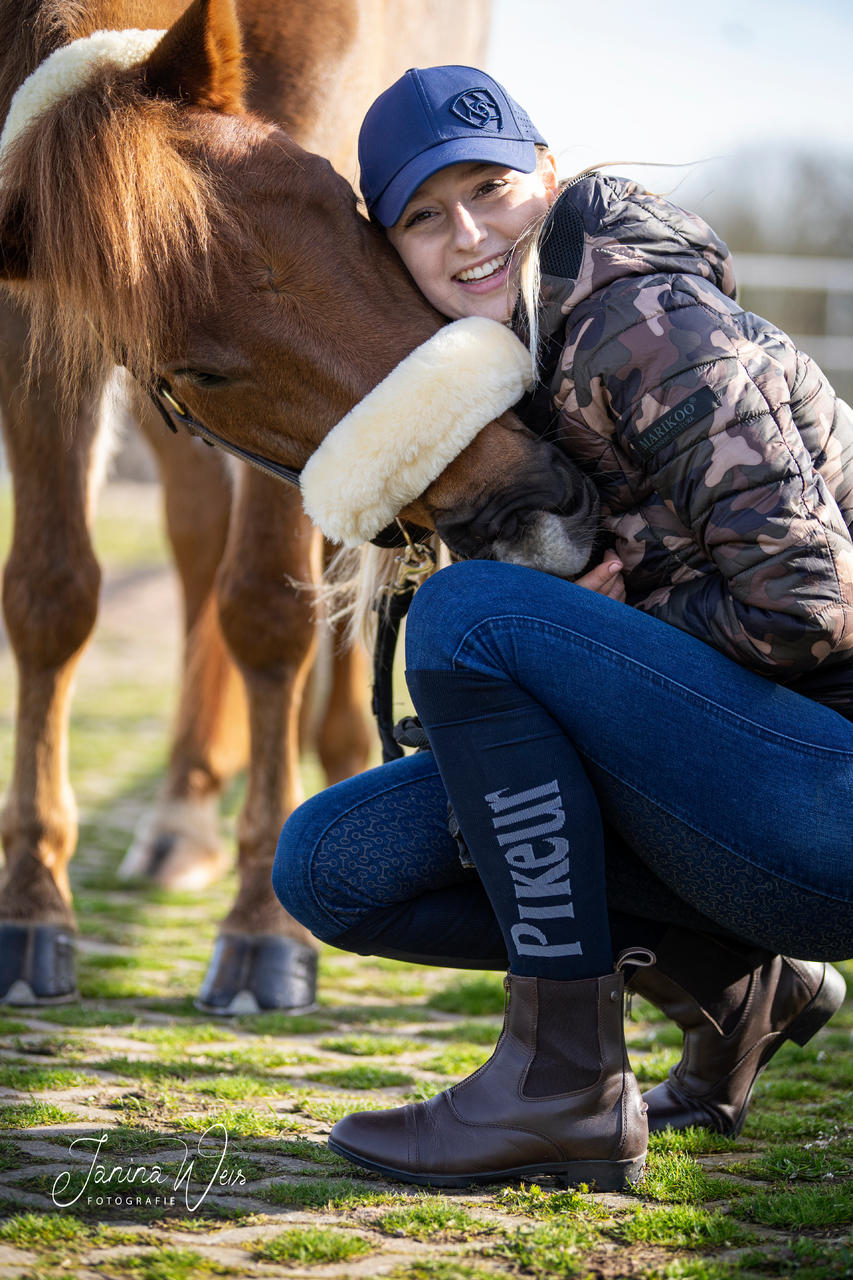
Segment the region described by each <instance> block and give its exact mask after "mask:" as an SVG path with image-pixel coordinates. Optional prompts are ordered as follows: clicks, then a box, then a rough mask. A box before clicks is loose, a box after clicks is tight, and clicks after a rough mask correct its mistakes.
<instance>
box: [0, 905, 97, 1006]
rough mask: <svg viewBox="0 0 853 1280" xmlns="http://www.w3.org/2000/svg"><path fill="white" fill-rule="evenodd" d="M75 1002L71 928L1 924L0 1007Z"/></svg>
mask: <svg viewBox="0 0 853 1280" xmlns="http://www.w3.org/2000/svg"><path fill="white" fill-rule="evenodd" d="M76 999H78V992H77V984H76V981H75V978H74V934H73V933H72V932H71V930H70V929H68V928H67V927H65V926H64V925H58V924H0V1004H15V1005H27V1004H30V1005H33V1004H35V1005H40V1004H67V1003H68V1002H69V1001H71V1000H76Z"/></svg>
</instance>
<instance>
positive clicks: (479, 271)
mask: <svg viewBox="0 0 853 1280" xmlns="http://www.w3.org/2000/svg"><path fill="white" fill-rule="evenodd" d="M507 262H509V254H508V253H504V254H500V255H499V256H498V257H496V258H490V259H489V261H488V262H481V263H480V265H479V266H477V267H468V268H467V269H466V270H465V271H457V273H456V275H455V276H454V277H453V279H454V280H459V281H460V282H461V283H462V284H469V283H471V282H472V281H474V280H488V279H489V277H490V276H496V275H499V274H500V272H501V271H503V269H504V267H505V266H506V264H507Z"/></svg>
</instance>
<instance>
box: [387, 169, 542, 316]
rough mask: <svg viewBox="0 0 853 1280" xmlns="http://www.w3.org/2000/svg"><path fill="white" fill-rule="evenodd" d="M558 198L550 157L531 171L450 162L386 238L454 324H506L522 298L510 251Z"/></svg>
mask: <svg viewBox="0 0 853 1280" xmlns="http://www.w3.org/2000/svg"><path fill="white" fill-rule="evenodd" d="M556 194H557V174H556V169H555V165H554V157H553V156H552V155H551V153H550V152H546V153H545V154H544V155H542V156H540V160H539V164H538V165H537V167H536V169H535V170H534V172H533V173H519V172H518V171H517V170H516V169H503V168H501V166H500V165H497V164H453V165H449V166H448V167H447V168H446V169H441V170H440V171H439V172H438V173H435V174H433V176H432V177H431V178H428V179H427V180H426V182H425V183H423V185H422V186H420V187H419V188H418V190H417V191H416V192H415V194H414V195H413V196H412V198H411V200H410V201H409V203H408V204H407V205H406V207H405V209H404V210H403V213H402V216H401V217H400V219H399V220H398V221H397V222H396V223H395V224H394V226H393V227H390V228H389V229H388V239H389V240H390V241H391V243H392V245H393V246H394V248H395V249H396V250H397V252H398V253H399V255H400V257H401V258H402V259H403V262H404V263H405V265H406V267H407V268H408V270H409V273H410V275H411V276H412V279H413V280H414V282H415V284H416V285H417V286H418V288H419V289H420V291H421V293H423V294H424V296H425V297H426V299H427V300H428V301H429V302H431V303H432V305H433V306H434V307H435V308H436V310H437V311H440V312H441V313H442V315H445V316H447V317H448V318H449V319H451V320H461V319H462V318H463V317H464V316H486V317H487V318H488V319H490V320H499V321H500V322H501V323H503V322H505V321H506V320H508V319H509V317H510V315H511V314H512V309H513V307H514V306H515V300H516V296H517V293H518V286H517V283H516V281H515V280H514V278H513V277H514V272H513V270H512V264H511V261H510V253H511V251H512V247H513V245H514V244H515V242H516V240H517V239H518V238H519V236H520V235H521V234H522V232H523V231H525V230H526V229H527V228H528V227H529V226H530V225H531V223H533V222H535V221H537V220H538V219H539V218H541V217H542V216H543V215H544V214H545V213H546V212H547V210H548V209H549V207H550V206H551V204H552V203H553V201H554V199H555V197H556Z"/></svg>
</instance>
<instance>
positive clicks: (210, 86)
mask: <svg viewBox="0 0 853 1280" xmlns="http://www.w3.org/2000/svg"><path fill="white" fill-rule="evenodd" d="M143 65H144V73H145V82H146V84H147V85H148V87H149V89H150V90H151V92H152V93H160V94H164V95H166V96H167V97H169V98H177V99H180V101H182V102H187V103H190V104H191V105H192V106H195V107H207V108H209V109H210V110H212V111H224V112H225V113H226V114H228V115H234V114H237V113H239V112H240V111H242V110H244V104H243V91H244V88H245V77H244V72H243V49H242V41H241V38H240V24H239V22H238V20H237V13H236V10H235V8H234V0H193V3H192V4H191V5H190V7H189V8H188V9H187V10H185V12H184V13H183V14H182V15H181V17H180V18H178V20H177V22H176V23H175V24H174V26H173V27H170V28H169V30H168V31H167V32H166V34H165V35H164V37H163V39H162V40H161V41H160V43H159V44H158V45H157V47H156V48H155V49H154V51H153V53H152V54H151V55H150V57H149V58H148V61H147V62H146V63H144V64H143Z"/></svg>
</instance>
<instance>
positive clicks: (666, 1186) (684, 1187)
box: [634, 1150, 732, 1204]
mask: <svg viewBox="0 0 853 1280" xmlns="http://www.w3.org/2000/svg"><path fill="white" fill-rule="evenodd" d="M634 1194H636V1195H638V1196H639V1197H640V1199H642V1200H665V1201H667V1202H668V1203H671V1204H702V1203H704V1202H705V1201H706V1200H719V1199H722V1198H724V1197H727V1196H730V1195H731V1194H732V1184H731V1182H727V1181H724V1180H723V1179H722V1178H712V1177H710V1176H709V1174H708V1173H706V1171H705V1170H704V1169H703V1167H702V1165H700V1164H699V1162H698V1160H696V1159H695V1158H694V1157H693V1156H692V1155H688V1154H687V1153H686V1152H683V1151H672V1150H671V1151H650V1152H649V1158H648V1160H647V1162H646V1170H645V1173H644V1175H643V1177H642V1179H641V1180H640V1182H639V1183H638V1184H637V1186H636V1188H635V1189H634Z"/></svg>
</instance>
